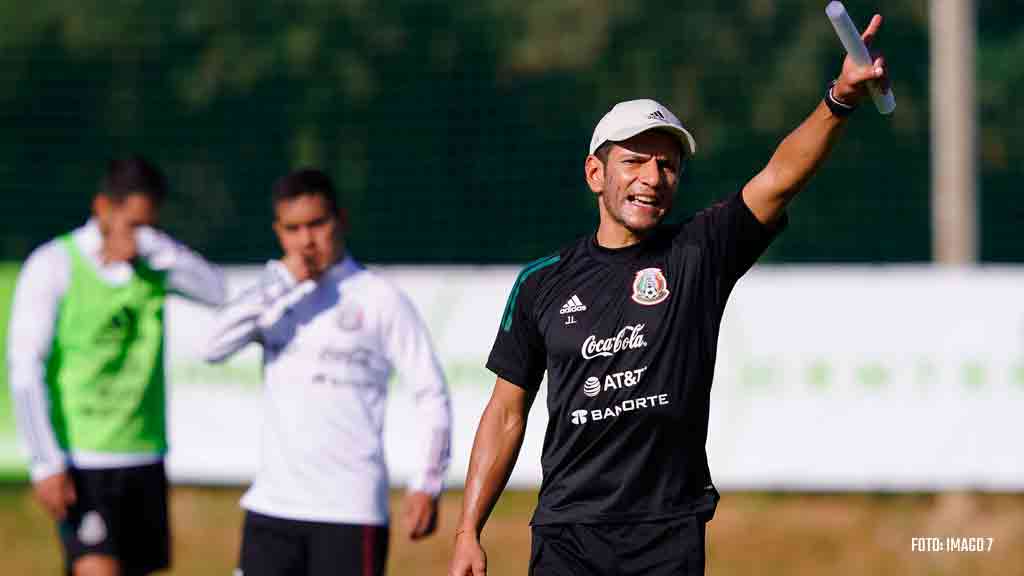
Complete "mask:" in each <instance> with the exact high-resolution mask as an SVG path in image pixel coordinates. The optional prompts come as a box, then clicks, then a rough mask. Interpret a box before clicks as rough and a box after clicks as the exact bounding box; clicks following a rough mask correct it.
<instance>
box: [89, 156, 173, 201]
mask: <svg viewBox="0 0 1024 576" xmlns="http://www.w3.org/2000/svg"><path fill="white" fill-rule="evenodd" d="M100 194H103V195H104V196H107V197H108V198H112V199H114V200H123V199H125V198H127V197H128V196H133V195H135V194H142V195H143V196H147V197H149V199H150V200H153V201H154V202H155V203H157V204H159V203H161V202H163V200H164V197H166V196H167V179H166V178H164V175H163V174H162V173H161V172H160V169H159V168H157V167H156V166H154V165H153V164H152V163H151V162H150V161H149V160H146V159H145V158H143V157H142V156H138V155H136V156H129V157H127V158H118V159H114V160H111V161H110V162H109V163H107V172H106V174H104V175H103V182H102V184H101V187H100Z"/></svg>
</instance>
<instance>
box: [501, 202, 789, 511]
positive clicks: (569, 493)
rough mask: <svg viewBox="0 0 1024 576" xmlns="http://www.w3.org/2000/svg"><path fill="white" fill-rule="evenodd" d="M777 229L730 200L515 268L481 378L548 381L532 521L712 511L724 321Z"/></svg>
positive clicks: (528, 383)
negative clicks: (649, 229) (714, 383)
mask: <svg viewBox="0 0 1024 576" xmlns="http://www.w3.org/2000/svg"><path fill="white" fill-rule="evenodd" d="M784 225H785V220H784V219H783V220H782V221H781V222H780V223H779V224H777V225H776V226H774V228H773V229H769V228H767V227H765V226H764V225H763V224H761V223H760V222H759V221H758V220H757V219H756V218H755V217H754V215H753V213H751V211H750V209H749V208H748V207H747V205H746V204H745V203H744V202H743V199H742V195H740V194H736V195H734V196H732V197H730V198H729V199H728V200H726V201H724V202H721V203H719V204H716V205H714V206H712V207H710V208H708V209H706V210H704V211H702V212H700V213H698V214H696V215H695V216H693V217H692V218H690V219H689V220H687V221H686V222H683V223H681V224H676V225H672V226H663V227H660V228H659V229H657V230H656V231H655V232H654V233H652V234H651V235H650V236H648V237H647V238H645V239H644V241H642V242H640V243H639V244H635V245H633V246H629V247H627V248H622V249H617V250H611V249H607V248H602V247H601V246H599V245H598V244H597V241H596V238H595V237H594V236H589V237H586V238H583V239H580V240H578V241H577V242H575V243H574V244H572V245H570V246H568V247H566V248H564V249H563V250H562V251H560V252H559V253H558V254H555V255H553V256H550V257H548V258H542V259H540V260H536V261H534V262H532V263H530V264H529V265H527V266H526V267H525V268H524V269H523V271H522V272H521V273H520V274H519V278H518V279H517V280H516V283H515V285H514V286H513V288H512V292H511V293H510V294H509V298H508V302H507V304H506V306H505V312H504V314H503V315H502V319H501V326H500V327H499V329H498V336H497V339H496V340H495V342H494V347H493V349H492V350H491V355H490V357H489V358H488V360H487V368H488V369H490V370H491V371H492V372H494V373H495V374H497V375H498V376H499V377H501V378H503V379H505V380H508V381H509V382H511V383H513V384H515V385H517V386H521V387H523V388H525V389H527V390H536V389H537V388H538V387H539V386H540V382H541V379H542V378H543V375H544V371H545V370H547V373H548V396H547V404H548V406H547V408H548V416H549V420H548V427H547V432H546V434H545V436H544V448H543V455H542V457H541V467H542V469H543V475H544V478H543V482H542V484H541V490H540V499H539V502H538V504H537V510H536V512H535V513H534V516H533V524H554V523H601V522H643V521H653V520H659V519H663V518H671V517H677V516H682V515H687V514H693V513H697V512H712V511H713V510H714V508H715V504H716V502H717V500H718V493H717V491H716V490H715V488H714V486H713V484H712V483H711V475H710V472H709V471H708V462H707V455H706V453H705V450H704V446H705V443H706V441H707V433H708V404H709V401H710V393H711V379H712V376H713V374H714V369H715V352H716V346H717V341H718V329H719V325H720V323H721V319H722V312H723V310H724V309H725V303H726V299H727V298H728V296H729V293H730V291H731V290H732V287H733V285H734V284H735V283H736V281H737V280H738V279H739V278H740V276H742V275H743V273H744V272H746V271H747V270H748V269H749V268H750V267H751V266H752V265H753V264H754V261H755V260H756V259H757V258H758V257H759V256H760V255H761V254H762V253H763V252H764V250H765V249H766V248H767V247H768V245H769V244H770V243H771V241H772V239H773V238H774V237H775V235H776V234H777V232H778V231H779V230H781V228H782V227H783V226H784Z"/></svg>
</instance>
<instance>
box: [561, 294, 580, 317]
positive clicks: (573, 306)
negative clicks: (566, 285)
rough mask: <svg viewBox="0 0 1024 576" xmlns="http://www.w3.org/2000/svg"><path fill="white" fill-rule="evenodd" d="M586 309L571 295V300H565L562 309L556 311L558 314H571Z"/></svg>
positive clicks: (578, 299)
mask: <svg viewBox="0 0 1024 576" xmlns="http://www.w3.org/2000/svg"><path fill="white" fill-rule="evenodd" d="M586 309H587V307H586V306H585V305H584V304H583V302H581V301H580V297H579V296H577V295H575V294H573V295H572V298H569V299H568V300H566V302H565V304H562V309H561V310H559V311H558V313H559V314H572V313H573V312H583V311H584V310H586Z"/></svg>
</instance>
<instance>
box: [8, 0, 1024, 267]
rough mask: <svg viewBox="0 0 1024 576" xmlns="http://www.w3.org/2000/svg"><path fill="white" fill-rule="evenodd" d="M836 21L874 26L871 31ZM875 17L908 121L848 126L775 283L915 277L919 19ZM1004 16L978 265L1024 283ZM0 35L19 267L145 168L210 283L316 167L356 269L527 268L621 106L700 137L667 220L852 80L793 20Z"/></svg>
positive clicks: (390, 7)
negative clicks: (131, 163)
mask: <svg viewBox="0 0 1024 576" xmlns="http://www.w3.org/2000/svg"><path fill="white" fill-rule="evenodd" d="M847 4H848V6H849V8H850V10H851V12H852V13H853V14H854V16H856V17H857V19H858V21H859V24H860V25H861V26H863V24H864V22H865V21H866V20H867V19H868V17H869V16H870V12H871V8H872V6H870V5H869V4H868V3H861V2H854V1H851V2H848V3H847ZM884 10H885V16H886V18H887V21H886V24H885V25H884V27H883V32H882V36H881V39H880V40H881V46H882V48H883V49H884V50H885V52H886V54H887V56H888V58H889V61H890V63H891V66H892V69H893V73H894V76H895V78H896V84H895V89H896V91H897V93H898V94H899V109H898V111H897V113H896V115H895V116H893V117H892V118H891V119H889V118H881V117H879V116H878V115H877V114H875V113H874V112H873V111H871V110H864V111H861V112H859V113H858V114H857V117H856V119H855V121H854V122H853V124H852V125H851V127H850V131H849V134H848V136H847V138H846V140H845V141H844V142H843V143H842V144H841V146H840V147H839V149H838V150H837V151H836V154H835V156H834V158H833V161H832V162H831V163H830V164H828V165H827V166H826V168H825V169H824V170H823V171H822V172H821V173H820V174H819V175H818V177H817V178H816V179H815V180H814V181H813V182H812V183H811V186H810V189H809V190H808V191H807V193H806V194H804V195H803V196H802V197H801V198H800V199H799V200H798V201H797V203H796V204H795V205H794V207H793V216H794V218H793V220H792V225H791V228H790V230H789V231H788V232H787V233H786V234H785V235H783V236H782V237H781V238H780V241H779V242H778V243H777V244H776V245H775V246H774V247H773V248H772V252H771V253H770V255H769V257H770V258H774V259H778V260H787V261H821V260H824V261H907V260H926V259H927V258H928V257H929V254H928V250H929V234H928V226H929V224H928V219H929V215H928V208H927V202H928V191H929V182H928V178H929V171H928V141H927V138H928V93H927V90H928V81H927V66H926V63H927V61H928V57H927V49H928V43H927V36H926V31H927V3H926V2H924V1H923V0H902V1H899V2H887V3H886V5H885V7H884ZM1017 12H1018V11H1016V10H1014V3H1013V2H1009V1H993V2H986V3H984V6H983V8H982V10H981V12H980V13H979V26H980V28H981V34H980V35H979V44H980V46H979V55H980V62H979V94H980V95H981V99H982V106H981V111H980V118H981V121H982V124H981V130H980V133H981V138H982V153H983V156H984V158H983V174H982V183H983V198H984V200H983V210H982V218H983V222H982V224H983V225H982V233H983V244H982V251H983V257H984V258H989V259H995V260H1017V261H1020V260H1024V246H1022V245H1021V243H1020V242H1019V241H1016V239H1015V235H1016V234H1017V231H1018V230H1019V229H1020V222H1021V219H1020V215H1021V212H1020V209H1019V208H1016V206H1018V203H1015V202H1012V199H1013V195H1014V191H1015V190H1016V188H1017V187H1019V185H1018V184H1017V183H1016V182H1017V181H1018V180H1019V178H1020V176H1021V174H1020V171H1021V168H1020V167H1021V166H1022V165H1024V164H1022V163H1021V162H1020V154H1021V152H1020V150H1021V146H1019V144H1020V138H1021V136H1020V130H1019V129H1016V127H1017V126H1020V122H1019V121H1018V122H1016V123H1014V121H1015V120H1016V119H1017V118H1018V116H1017V115H1018V114H1019V112H1018V109H1019V106H1017V105H1016V104H1017V100H1018V99H1017V98H1016V97H1015V96H1016V95H1017V94H1019V93H1020V89H1021V84H1022V80H1021V78H1022V73H1021V71H1020V70H1019V67H1017V66H1015V63H1016V62H1017V61H1018V60H1017V59H1015V57H1018V56H1021V55H1022V54H1024V32H1022V25H1021V22H1022V18H1021V17H1020V16H1019V15H1018V14H1017ZM0 18H3V21H4V22H6V23H7V28H8V30H7V32H6V33H5V35H3V37H0V49H2V50H3V54H5V63H6V67H5V70H6V71H7V74H5V76H4V78H3V79H2V80H0V103H2V104H3V112H0V117H2V119H3V120H2V121H3V126H4V128H5V130H4V133H5V134H7V138H4V139H2V140H0V152H2V155H0V171H2V173H3V176H4V178H3V179H2V180H0V182H2V186H3V188H4V190H3V191H4V192H5V193H6V198H9V199H10V200H11V201H9V205H12V206H13V209H12V210H8V211H7V214H8V215H9V216H8V217H7V218H5V224H4V230H5V232H4V235H3V237H2V242H0V250H2V254H3V255H4V256H5V257H7V258H12V259H19V258H23V257H24V256H25V255H26V254H27V252H28V250H30V249H31V247H32V246H34V245H35V244H37V243H39V242H40V241H42V240H44V239H45V238H47V237H49V236H52V235H53V234H56V233H59V232H60V231H62V230H65V229H67V228H70V227H72V226H74V225H76V224H77V223H79V222H80V221H81V220H82V219H83V218H84V215H85V212H86V210H87V208H88V198H89V196H90V195H91V194H92V192H93V191H94V189H95V183H96V181H97V178H98V175H99V174H100V173H101V171H102V166H103V162H104V161H105V159H107V158H109V157H111V156H115V155H122V154H126V153H129V152H132V151H140V152H142V153H145V154H148V155H150V156H152V157H153V158H154V159H155V160H156V161H158V162H159V163H161V165H163V166H165V167H166V169H167V171H168V173H169V176H170V178H171V181H172V184H173V185H174V190H175V197H174V199H173V200H172V201H171V202H170V204H169V206H168V218H167V221H168V225H169V227H170V228H172V229H173V230H174V231H176V232H178V233H179V234H181V235H182V236H183V237H184V238H185V239H186V240H187V241H188V242H190V243H191V244H193V245H195V246H197V247H198V248H200V249H202V250H204V251H205V252H206V253H208V254H210V255H211V256H212V257H214V258H216V259H219V260H225V261H257V260H261V259H263V258H265V257H266V256H268V255H272V254H274V253H275V250H276V249H275V246H274V240H273V238H272V235H271V234H270V232H269V230H268V227H267V223H268V221H269V219H270V218H271V213H270V207H269V204H268V201H267V196H268V190H269V185H270V183H271V182H272V181H273V179H275V178H276V177H278V176H280V175H281V174H283V173H285V172H286V171H287V170H289V169H290V168H293V167H297V166H300V165H307V164H314V165H319V166H322V167H323V168H325V169H326V170H327V171H329V172H330V173H331V174H332V175H333V176H334V177H335V179H336V180H337V182H338V185H339V188H340V189H341V191H342V194H343V195H344V196H345V201H346V203H347V204H348V205H349V206H350V208H351V210H352V212H353V230H352V244H353V246H354V250H356V251H357V252H358V253H359V255H360V256H361V257H363V258H365V259H367V260H370V261H405V262H517V261H524V260H528V259H532V258H534V257H537V256H539V255H541V254H543V253H545V252H547V251H550V250H553V249H555V248H556V247H557V246H559V245H561V244H563V243H564V242H566V241H567V240H568V239H570V238H571V237H573V236H575V235H579V234H584V233H587V232H588V231H589V230H590V229H591V228H592V227H593V224H594V222H595V220H596V210H595V208H594V200H593V198H592V197H591V195H590V194H589V192H588V191H587V190H586V188H585V186H584V184H583V182H582V178H581V172H582V162H583V158H584V155H585V153H586V146H587V143H588V141H589V137H590V131H591V130H592V129H593V125H594V123H595V122H596V121H597V120H598V119H599V118H600V116H601V115H602V114H603V113H604V112H605V111H606V110H607V109H608V107H610V106H611V104H613V103H614V102H615V101H617V100H620V99H626V98H635V97H642V96H649V97H654V98H657V99H659V100H661V101H663V102H664V103H665V104H667V105H668V106H670V107H671V108H672V109H673V110H675V111H676V112H677V113H678V114H679V115H680V117H682V118H683V119H684V122H686V123H688V124H689V125H690V126H691V127H692V129H693V131H694V132H695V134H696V137H697V140H698V156H697V157H696V158H695V160H694V162H693V163H692V164H691V165H690V166H688V168H687V174H686V177H685V179H684V182H683V184H682V186H681V191H680V195H681V202H680V205H679V210H678V214H677V217H682V216H684V215H685V214H686V213H689V212H692V211H693V210H695V209H698V208H699V207H702V206H704V205H706V204H707V203H708V202H709V201H710V200H712V199H713V198H717V197H720V196H722V195H725V194H728V193H731V192H734V191H736V190H738V189H739V188H740V187H741V186H742V184H743V183H744V182H745V181H746V180H747V179H748V178H749V177H750V176H751V175H753V174H754V173H755V172H756V171H757V170H758V169H760V167H761V166H762V165H763V164H764V162H766V161H767V159H768V157H769V155H770V154H771V151H772V149H773V148H774V146H775V145H776V144H777V142H778V141H779V140H780V139H781V138H782V137H783V136H784V135H785V133H786V132H787V131H788V130H789V129H791V128H792V127H793V126H795V125H796V123H798V122H799V121H800V120H801V119H802V118H803V117H804V116H805V115H806V114H807V113H808V112H809V111H810V110H811V109H812V108H813V107H814V106H815V105H816V103H817V101H818V99H819V98H820V95H821V93H822V91H823V88H824V85H825V83H826V81H827V80H828V79H829V78H830V77H831V76H832V75H833V74H835V73H836V71H837V69H838V66H839V63H840V61H841V57H842V49H841V46H840V45H839V43H838V41H837V40H836V39H835V38H834V37H833V34H832V32H831V29H830V27H829V26H828V24H827V22H826V20H825V17H824V15H823V14H822V6H821V4H820V3H809V2H805V1H802V0H739V1H736V2H714V1H711V0H703V1H693V2H686V3H685V4H684V3H678V2H675V3H673V2H664V1H658V0H648V1H644V2H629V3H624V2H618V1H615V0H590V1H582V0H564V1H562V2H550V1H541V0H529V1H522V0H519V1H514V2H513V1H511V0H476V1H470V0H453V1H450V2H439V1H430V0H392V1H389V2H369V1H364V0H344V1H338V0H333V1H328V0H298V1H290V2H283V1H280V0H276V1H269V2H263V3H260V4H259V5H258V6H254V5H253V4H252V3H248V2H243V1H241V0H210V1H205V2H199V1H195V0H177V1H172V0H163V1H150V2H141V1H121V2H101V1H99V0H84V1H83V0H78V1H74V2H72V1H70V0H43V1H42V2H36V3H29V4H25V3H20V2H13V1H11V0H4V1H2V2H0Z"/></svg>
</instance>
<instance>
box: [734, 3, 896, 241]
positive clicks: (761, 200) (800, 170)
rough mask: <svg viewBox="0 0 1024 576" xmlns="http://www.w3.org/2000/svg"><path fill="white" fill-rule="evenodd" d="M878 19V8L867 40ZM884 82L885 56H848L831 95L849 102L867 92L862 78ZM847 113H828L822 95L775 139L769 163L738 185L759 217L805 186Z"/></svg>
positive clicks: (770, 217) (770, 218)
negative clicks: (867, 59) (858, 59)
mask: <svg viewBox="0 0 1024 576" xmlns="http://www.w3.org/2000/svg"><path fill="white" fill-rule="evenodd" d="M881 25H882V17H881V16H880V15H878V14H875V16H874V17H873V18H872V19H871V23H870V24H868V27H867V29H865V30H864V33H863V34H862V35H861V36H862V37H863V38H864V43H865V44H867V45H868V46H870V45H871V41H872V40H873V39H874V37H875V35H876V34H877V33H878V29H879V27H880V26H881ZM872 81H877V82H881V83H883V84H885V83H887V82H888V75H887V72H886V70H885V61H884V59H883V58H882V57H880V56H879V57H876V58H875V61H874V63H873V64H871V65H870V66H859V65H857V64H856V63H855V62H854V61H853V59H851V58H849V57H847V58H846V60H845V61H844V62H843V70H842V73H840V75H839V77H838V78H837V79H836V83H835V86H834V87H833V88H832V95H833V96H834V97H835V99H836V100H838V101H839V102H841V103H843V104H846V105H848V106H850V107H855V106H857V105H858V104H859V103H860V101H861V100H863V99H864V97H865V96H866V95H867V83H868V82H872ZM845 125H846V118H845V117H844V118H841V117H838V116H836V115H835V114H833V113H832V111H831V110H830V109H829V107H828V106H827V105H826V104H825V102H824V100H823V101H822V102H821V103H820V104H818V107H817V108H815V109H814V112H812V113H811V115H810V116H809V117H807V119H805V120H804V121H803V123H801V124H800V126H798V127H797V128H796V129H795V130H793V131H792V132H790V134H789V135H788V136H786V138H785V139H784V140H783V141H782V143H781V144H779V147H778V148H777V149H776V150H775V154H774V155H772V158H771V160H770V161H769V162H768V165H767V166H765V167H764V169H763V170H761V172H759V173H758V174H757V175H756V176H754V178H753V179H752V180H750V182H748V183H747V185H746V186H744V188H743V200H744V202H745V203H746V204H747V206H749V207H750V210H751V211H752V212H753V213H754V216H755V217H757V219H758V220H759V221H761V222H762V223H763V224H772V223H774V222H775V221H776V220H777V219H778V218H779V217H780V216H782V213H783V211H784V210H785V208H786V205H787V204H788V203H789V201H790V200H792V199H793V197H794V196H796V194H797V193H798V192H799V191H800V190H801V189H802V188H803V187H804V185H805V184H806V183H807V181H808V180H810V178H811V176H813V175H814V173H815V172H816V171H817V170H818V167H819V166H820V165H821V163H822V162H823V161H824V160H825V158H827V157H828V154H829V151H830V150H831V149H832V146H833V145H834V144H835V143H836V141H837V140H838V139H839V137H840V136H841V135H842V132H843V128H844V127H845Z"/></svg>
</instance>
